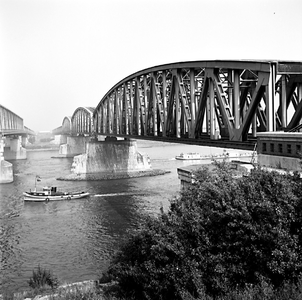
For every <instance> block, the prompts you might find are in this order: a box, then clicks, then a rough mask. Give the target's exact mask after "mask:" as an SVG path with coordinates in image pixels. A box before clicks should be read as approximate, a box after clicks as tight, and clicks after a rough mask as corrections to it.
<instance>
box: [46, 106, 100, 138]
mask: <svg viewBox="0 0 302 300" xmlns="http://www.w3.org/2000/svg"><path fill="white" fill-rule="evenodd" d="M94 109H95V108H94V107H78V108H77V109H76V110H75V111H74V113H73V115H72V116H71V117H65V118H64V119H63V122H62V126H60V127H58V128H56V129H54V130H53V131H52V132H53V134H55V135H59V134H63V135H70V136H77V135H94V134H95V130H94V126H93V112H94Z"/></svg>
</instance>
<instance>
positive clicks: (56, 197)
mask: <svg viewBox="0 0 302 300" xmlns="http://www.w3.org/2000/svg"><path fill="white" fill-rule="evenodd" d="M23 195H24V201H32V202H48V201H61V200H73V199H81V198H85V197H87V196H89V193H85V192H82V193H74V194H66V195H43V196H41V195H39V196H38V195H32V194H30V193H26V192H24V193H23Z"/></svg>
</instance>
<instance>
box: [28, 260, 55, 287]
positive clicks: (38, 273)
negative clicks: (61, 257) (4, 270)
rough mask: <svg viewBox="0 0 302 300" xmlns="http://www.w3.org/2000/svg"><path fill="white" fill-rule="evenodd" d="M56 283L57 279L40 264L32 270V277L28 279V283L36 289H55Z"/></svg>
mask: <svg viewBox="0 0 302 300" xmlns="http://www.w3.org/2000/svg"><path fill="white" fill-rule="evenodd" d="M58 284H59V282H58V279H57V278H56V277H55V276H54V275H53V274H52V273H51V272H50V271H49V270H46V269H42V268H41V267H40V265H39V266H38V268H37V270H33V274H32V277H31V278H30V279H29V281H28V285H29V286H30V287H31V288H32V289H36V290H41V289H44V288H47V287H49V288H51V289H55V288H57V287H58Z"/></svg>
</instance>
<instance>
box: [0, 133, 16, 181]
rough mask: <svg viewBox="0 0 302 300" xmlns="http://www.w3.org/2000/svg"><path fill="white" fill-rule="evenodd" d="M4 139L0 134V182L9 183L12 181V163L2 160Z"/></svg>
mask: <svg viewBox="0 0 302 300" xmlns="http://www.w3.org/2000/svg"><path fill="white" fill-rule="evenodd" d="M3 153H4V140H3V138H2V135H1V134H0V183H10V182H13V181H14V176H13V165H12V164H11V163H9V162H7V161H5V160H4V156H3Z"/></svg>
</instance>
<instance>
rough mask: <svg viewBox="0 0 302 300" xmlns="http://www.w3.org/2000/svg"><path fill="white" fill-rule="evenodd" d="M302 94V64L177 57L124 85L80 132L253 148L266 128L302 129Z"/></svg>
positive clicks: (116, 88)
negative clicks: (172, 61)
mask: <svg viewBox="0 0 302 300" xmlns="http://www.w3.org/2000/svg"><path fill="white" fill-rule="evenodd" d="M301 99H302V62H293V61H275V60H261V61H253V60H249V61H246V60H214V61H189V62H178V63H170V64H165V65H160V66H155V67H151V68H148V69H144V70H141V71H138V72H136V73H134V74H132V75H129V76H127V77H126V78H124V79H122V80H121V81H119V82H118V83H116V84H115V85H114V86H113V87H112V88H111V89H110V90H109V91H108V92H107V93H106V94H105V95H104V97H103V98H102V99H101V100H100V101H99V103H98V104H97V105H96V107H95V109H94V110H93V113H92V125H91V127H90V131H89V132H88V131H87V130H86V129H84V126H85V124H87V123H85V122H82V123H78V124H80V125H79V127H77V128H75V127H73V128H75V129H76V132H73V134H74V135H75V134H79V135H81V134H83V133H84V134H87V135H89V136H91V137H93V138H94V139H95V140H97V139H98V137H99V136H108V137H121V138H125V139H151V140H155V141H166V142H179V143H190V144H196V145H208V146H214V147H224V148H233V149H246V150H252V149H253V148H254V147H255V143H256V139H257V135H258V134H259V133H265V132H276V131H283V132H290V131H297V130H299V129H300V127H301V126H300V123H301V116H302V101H301ZM89 124H90V121H89Z"/></svg>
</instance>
